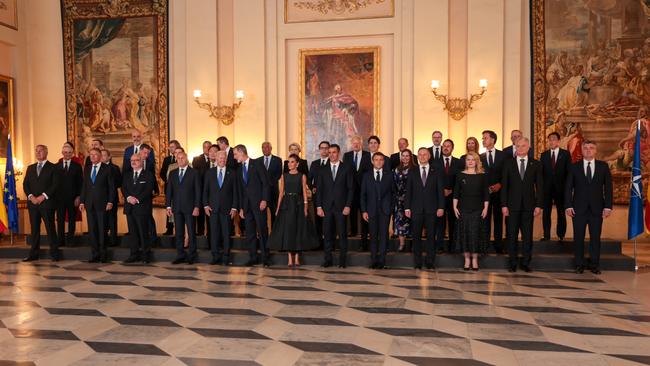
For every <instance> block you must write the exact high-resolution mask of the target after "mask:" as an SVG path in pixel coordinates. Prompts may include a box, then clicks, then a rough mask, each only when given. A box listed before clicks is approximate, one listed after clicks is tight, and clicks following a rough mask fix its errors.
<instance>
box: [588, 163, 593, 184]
mask: <svg viewBox="0 0 650 366" xmlns="http://www.w3.org/2000/svg"><path fill="white" fill-rule="evenodd" d="M591 178H592V176H591V162H590V161H589V162H587V183H589V184H591Z"/></svg>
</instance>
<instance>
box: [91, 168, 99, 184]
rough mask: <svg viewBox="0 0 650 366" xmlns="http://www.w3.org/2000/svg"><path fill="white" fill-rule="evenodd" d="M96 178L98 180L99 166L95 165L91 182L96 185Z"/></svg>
mask: <svg viewBox="0 0 650 366" xmlns="http://www.w3.org/2000/svg"><path fill="white" fill-rule="evenodd" d="M95 178H97V165H93V172H92V174H90V180H92V181H93V184H95Z"/></svg>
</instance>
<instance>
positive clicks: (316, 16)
mask: <svg viewBox="0 0 650 366" xmlns="http://www.w3.org/2000/svg"><path fill="white" fill-rule="evenodd" d="M393 16H395V0H345V1H333V0H284V22H285V23H304V22H323V21H331V20H352V19H369V18H391V17H393Z"/></svg>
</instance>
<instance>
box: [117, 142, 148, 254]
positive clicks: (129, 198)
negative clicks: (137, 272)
mask: <svg viewBox="0 0 650 366" xmlns="http://www.w3.org/2000/svg"><path fill="white" fill-rule="evenodd" d="M142 162H143V161H142V158H141V157H140V155H139V154H135V155H131V158H130V166H131V169H130V172H131V173H129V174H126V173H125V174H124V175H123V177H124V178H123V181H122V195H124V214H125V215H126V219H127V221H128V225H129V236H130V237H131V254H130V255H129V258H127V259H126V260H125V261H124V263H134V262H137V261H140V260H142V261H143V262H144V263H149V262H151V238H150V236H151V229H150V227H149V226H150V225H151V215H152V214H153V205H152V202H153V190H154V186H155V185H156V178H155V177H154V175H153V174H152V173H151V172H149V171H146V170H144V169H143V166H142V165H143V164H142Z"/></svg>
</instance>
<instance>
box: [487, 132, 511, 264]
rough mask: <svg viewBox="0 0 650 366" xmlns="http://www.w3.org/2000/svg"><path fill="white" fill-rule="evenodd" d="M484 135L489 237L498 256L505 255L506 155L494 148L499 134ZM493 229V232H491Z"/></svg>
mask: <svg viewBox="0 0 650 366" xmlns="http://www.w3.org/2000/svg"><path fill="white" fill-rule="evenodd" d="M482 135H483V147H484V148H485V149H486V151H485V152H484V153H483V154H481V164H483V169H485V174H487V180H488V184H489V187H488V190H489V191H490V205H489V206H488V216H487V218H486V220H487V226H488V229H487V232H488V237H489V235H490V232H491V231H494V232H493V236H494V250H495V251H496V252H497V254H503V214H502V212H501V195H500V193H499V190H500V189H501V172H502V170H503V161H504V160H505V155H504V154H503V151H501V150H499V149H497V148H495V147H494V145H495V144H496V142H497V134H496V133H495V132H494V131H491V130H485V131H483V133H482ZM491 229H492V230H491Z"/></svg>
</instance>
